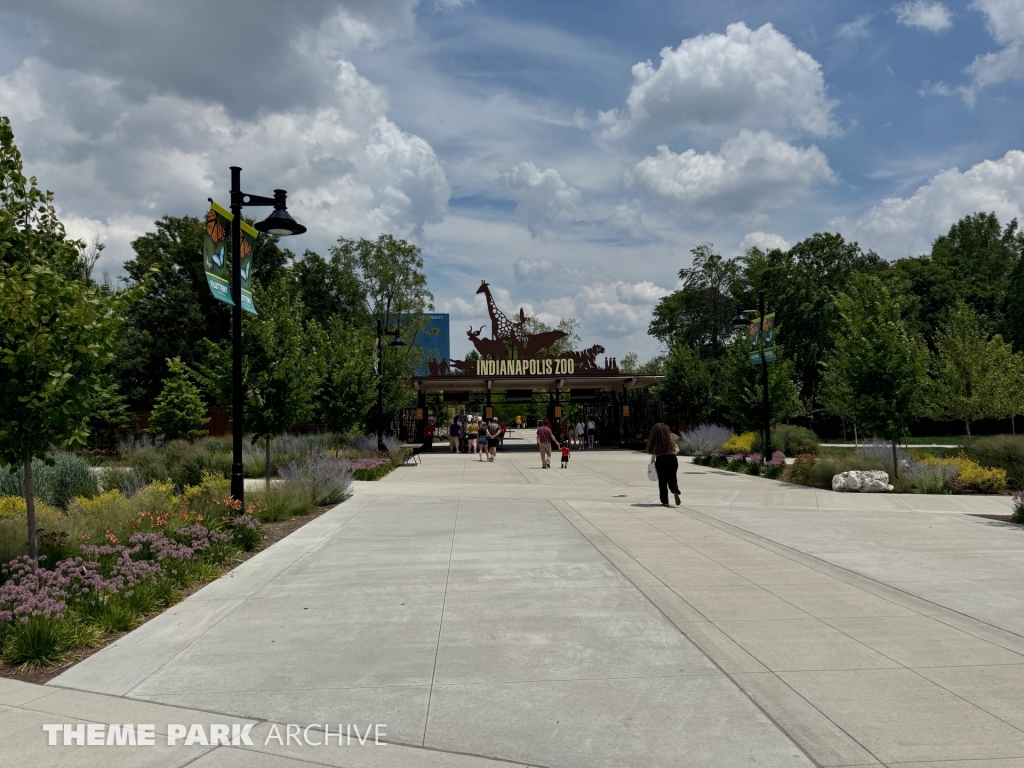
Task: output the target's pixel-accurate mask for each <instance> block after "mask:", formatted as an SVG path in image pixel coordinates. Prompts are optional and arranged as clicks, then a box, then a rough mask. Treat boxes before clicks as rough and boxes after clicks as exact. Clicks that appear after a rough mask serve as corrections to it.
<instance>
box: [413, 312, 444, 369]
mask: <svg viewBox="0 0 1024 768" xmlns="http://www.w3.org/2000/svg"><path fill="white" fill-rule="evenodd" d="M424 317H426V318H427V327H426V328H424V330H423V332H422V333H417V334H416V338H415V340H414V341H415V342H416V343H417V344H419V345H420V347H421V348H422V349H423V365H421V366H420V368H419V370H417V371H416V373H417V375H419V376H429V375H430V362H431V360H433V361H434V363H435V364H440V363H441V362H442V361H450V359H451V354H452V337H451V333H450V331H449V328H448V315H447V314H434V313H427V314H426V315H424Z"/></svg>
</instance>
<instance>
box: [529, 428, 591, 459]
mask: <svg viewBox="0 0 1024 768" xmlns="http://www.w3.org/2000/svg"><path fill="white" fill-rule="evenodd" d="M537 445H538V446H539V447H540V465H541V467H542V468H543V469H551V448H552V446H553V447H554V448H556V449H557V450H559V451H561V452H562V469H565V468H566V467H568V466H569V454H570V453H571V452H572V449H571V447H570V445H569V440H568V439H567V438H566V437H565V435H564V433H563V435H562V440H561V442H559V441H558V440H556V439H555V433H554V432H552V431H551V422H549V421H546V420H545V421H542V422H541V423H540V426H539V427H537ZM590 447H591V448H593V447H594V446H593V444H591V446H590Z"/></svg>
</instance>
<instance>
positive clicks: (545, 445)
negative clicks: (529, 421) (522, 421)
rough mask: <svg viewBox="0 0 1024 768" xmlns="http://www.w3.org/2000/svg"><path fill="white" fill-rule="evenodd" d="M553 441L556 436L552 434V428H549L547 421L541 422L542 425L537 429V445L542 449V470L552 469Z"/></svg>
mask: <svg viewBox="0 0 1024 768" xmlns="http://www.w3.org/2000/svg"><path fill="white" fill-rule="evenodd" d="M552 440H554V435H552V434H551V428H550V427H549V426H548V423H547V422H546V421H543V422H541V425H540V426H539V427H538V428H537V445H538V446H539V447H540V465H541V469H550V468H551V442H552Z"/></svg>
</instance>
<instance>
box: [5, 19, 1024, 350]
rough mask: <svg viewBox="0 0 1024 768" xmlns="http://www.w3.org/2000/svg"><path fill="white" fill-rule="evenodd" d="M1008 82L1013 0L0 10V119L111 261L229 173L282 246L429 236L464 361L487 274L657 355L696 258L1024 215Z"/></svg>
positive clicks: (1019, 66)
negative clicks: (663, 327) (650, 331)
mask: <svg viewBox="0 0 1024 768" xmlns="http://www.w3.org/2000/svg"><path fill="white" fill-rule="evenodd" d="M1022 80H1024V0H971V1H970V2H953V1H949V2H934V1H933V0H906V1H905V2H898V3H893V2H891V1H890V2H875V1H874V0H860V2H857V3H836V2H831V3H829V2H826V3H822V2H813V1H812V0H771V1H770V2H768V1H767V0H764V1H762V0H748V1H747V2H740V1H739V0H714V2H711V1H710V0H688V2H681V1H680V0H675V2H663V1H662V0H629V2H604V1H602V0H586V2H582V1H580V2H576V1H575V0H559V2H556V3H552V2H550V0H548V1H545V2H540V1H539V0H302V2H291V3H286V2H279V1H273V0H248V2H245V3H242V2H239V1H238V0H220V1H219V2H215V3H210V2H201V1H200V0H177V1H176V2H175V3H167V2H158V0H104V1H103V2H82V0H0V114H3V115H7V116H8V117H10V119H11V122H12V125H13V128H14V131H15V138H16V141H17V143H18V145H19V147H20V149H21V151H22V153H23V156H24V161H25V165H26V170H27V172H28V173H29V174H31V175H35V176H37V177H38V179H39V183H40V185H41V186H43V187H45V188H48V189H51V190H53V192H54V193H55V196H56V202H57V205H58V209H59V211H60V215H61V218H62V220H63V221H64V222H65V224H66V226H67V229H68V231H69V233H70V234H71V235H72V236H74V237H77V238H81V239H83V240H87V241H91V240H93V239H94V238H97V237H98V238H99V239H100V240H101V241H102V242H103V243H104V244H105V245H106V248H105V250H104V251H103V258H102V260H101V262H100V264H99V265H98V267H97V269H98V271H100V272H103V271H107V272H108V273H110V274H111V275H112V276H114V277H116V276H117V275H118V274H120V271H121V265H122V263H123V262H124V261H125V260H126V259H128V258H131V255H132V251H131V246H130V243H131V241H132V239H134V238H135V237H138V236H139V235H140V234H142V233H143V232H146V231H148V230H150V229H152V226H153V222H154V221H155V220H156V219H158V218H159V217H160V216H162V215H164V214H172V215H179V216H180V215H196V216H200V215H202V214H203V213H204V212H205V210H206V199H207V198H208V197H213V198H214V199H216V200H218V201H219V202H222V203H225V204H226V203H227V202H228V195H227V190H228V188H229V181H230V177H229V171H228V166H231V165H239V166H241V167H242V168H243V173H242V179H243V188H244V190H245V191H247V192H251V193H254V194H271V190H273V189H276V188H284V189H287V190H288V193H289V198H288V199H289V210H290V211H291V212H292V214H293V215H294V216H295V217H296V218H297V219H299V220H300V221H301V222H302V223H303V224H305V225H306V226H307V227H308V228H309V231H308V232H307V234H305V235H303V236H301V237H296V238H290V239H288V240H284V241H282V245H283V246H287V247H289V248H291V249H292V250H293V251H294V252H295V253H296V254H301V253H302V252H303V251H304V250H306V249H310V250H314V251H317V252H319V253H321V254H326V252H327V249H328V248H329V247H330V245H331V244H332V243H333V242H335V241H336V240H337V238H339V237H370V238H372V237H376V236H377V235H378V234H380V233H382V232H388V233H391V234H394V235H395V236H397V237H402V238H406V239H408V240H410V241H412V242H415V243H416V244H417V245H419V246H420V248H421V249H422V253H423V259H424V262H425V270H426V274H427V278H428V282H429V286H430V289H431V290H432V292H433V294H434V309H435V310H436V311H439V312H448V313H450V314H451V324H452V325H451V327H452V337H453V340H452V341H453V349H452V352H453V355H454V356H457V357H458V356H461V355H462V354H463V353H464V352H466V351H467V350H468V349H470V348H471V347H470V344H469V342H468V340H467V338H466V335H465V333H464V329H465V328H467V327H468V326H471V325H474V326H476V327H479V326H480V325H484V324H486V325H488V328H489V321H488V317H487V312H486V308H485V305H484V303H483V297H482V296H481V295H479V294H477V293H476V291H477V289H478V287H479V286H480V283H481V281H482V280H487V281H488V282H489V283H490V286H491V291H492V293H493V295H494V297H495V299H496V301H497V303H498V305H499V307H500V308H501V309H502V310H503V311H504V312H505V313H506V314H509V315H511V314H512V313H518V310H519V308H520V307H522V308H524V310H525V312H526V313H527V314H529V315H535V316H537V317H539V318H540V319H541V320H544V321H545V322H548V323H549V324H554V323H555V322H557V321H558V320H559V319H560V318H566V317H575V318H577V319H578V320H579V322H580V326H581V331H580V335H581V337H582V340H583V346H584V347H589V346H590V345H591V344H600V345H602V346H603V347H604V348H605V353H606V354H607V355H610V356H616V357H619V358H621V357H623V356H624V355H626V354H627V353H629V352H636V353H637V354H638V355H639V356H640V358H641V359H647V358H649V357H652V356H654V355H656V354H658V353H659V352H660V351H661V350H660V349H659V347H658V343H657V342H656V341H655V340H654V339H652V338H651V337H649V336H648V335H647V326H648V323H649V322H650V317H651V310H652V308H653V307H654V305H655V304H656V303H657V301H658V299H660V298H661V297H663V296H665V295H667V294H668V293H669V292H671V291H672V290H674V289H675V288H676V287H677V284H678V272H679V270H680V269H681V268H683V267H686V266H688V265H689V263H690V259H691V255H690V250H691V249H692V248H694V247H695V246H696V245H698V244H700V243H705V242H710V243H713V244H714V246H715V248H716V249H717V250H718V251H719V252H720V253H723V254H724V255H726V256H735V255H739V254H740V253H742V252H743V251H744V250H746V249H747V248H749V247H750V246H752V245H757V246H761V247H765V248H767V247H782V248H785V247H788V246H789V245H791V244H793V243H796V242H798V241H799V240H802V239H803V238H805V237H808V236H810V235H811V234H813V233H814V232H817V231H830V232H840V233H841V234H843V236H844V237H846V238H847V239H849V240H855V241H857V242H859V243H860V244H861V246H862V247H863V248H864V249H865V250H866V249H873V250H875V251H877V252H878V253H879V254H881V255H882V256H884V257H885V258H888V259H897V258H902V257H905V256H914V255H918V254H920V253H924V252H927V250H928V248H929V245H930V243H931V242H932V241H933V240H934V238H935V237H937V236H938V235H941V234H943V233H944V232H946V231H947V230H948V228H949V226H950V225H951V224H952V223H953V222H954V221H956V220H957V219H958V218H960V217H961V216H964V215H967V214H969V213H972V212H975V211H994V212H995V213H996V214H997V215H998V216H999V217H1000V219H1001V220H1004V221H1006V220H1009V219H1011V218H1013V217H1022V211H1024V140H1022V138H1021V131H1020V126H1021V125H1022V123H1024V99H1022V95H1024V93H1022ZM1022 218H1024V217H1022ZM256 269H257V270H258V269H259V265H256Z"/></svg>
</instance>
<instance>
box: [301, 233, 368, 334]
mask: <svg viewBox="0 0 1024 768" xmlns="http://www.w3.org/2000/svg"><path fill="white" fill-rule="evenodd" d="M291 275H292V278H293V279H294V281H295V283H296V287H297V288H298V290H299V297H300V298H301V299H302V303H303V304H304V305H305V307H306V313H307V317H308V318H309V319H311V320H316V321H317V322H318V323H320V326H321V327H322V328H326V327H327V326H328V325H330V323H331V322H332V321H333V320H340V321H342V322H343V323H344V324H346V325H350V326H351V325H362V326H366V325H368V324H369V322H370V321H369V317H368V316H367V307H366V292H365V291H364V290H363V286H362V284H361V283H360V281H359V278H358V276H357V275H356V274H355V271H354V264H353V263H352V261H350V260H346V259H344V258H343V257H342V256H341V255H340V254H339V253H334V254H332V255H331V258H330V261H328V260H326V259H324V258H323V257H322V256H320V255H319V254H317V253H314V252H312V251H306V252H305V253H304V254H303V256H302V259H300V260H298V261H296V262H295V263H294V264H293V265H292V267H291Z"/></svg>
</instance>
